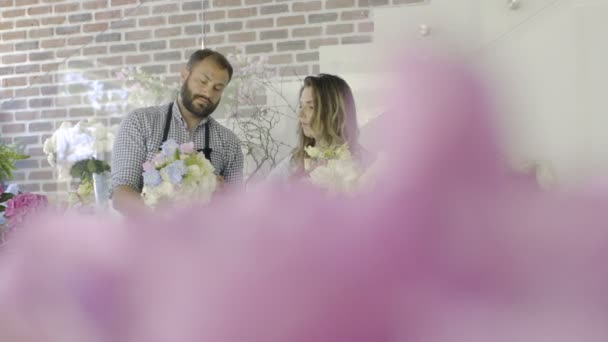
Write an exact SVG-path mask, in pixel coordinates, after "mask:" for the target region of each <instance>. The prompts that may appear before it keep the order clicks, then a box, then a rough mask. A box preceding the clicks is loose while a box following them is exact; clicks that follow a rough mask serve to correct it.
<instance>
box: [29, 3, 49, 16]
mask: <svg viewBox="0 0 608 342" xmlns="http://www.w3.org/2000/svg"><path fill="white" fill-rule="evenodd" d="M51 13H53V7H51V6H49V5H47V6H39V7H30V8H28V9H27V14H28V15H41V14H51Z"/></svg>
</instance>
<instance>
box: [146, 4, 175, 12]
mask: <svg viewBox="0 0 608 342" xmlns="http://www.w3.org/2000/svg"><path fill="white" fill-rule="evenodd" d="M178 11H179V7H178V6H177V4H175V3H173V4H167V5H158V6H154V8H153V9H152V13H153V14H167V13H175V12H178Z"/></svg>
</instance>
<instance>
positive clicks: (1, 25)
mask: <svg viewBox="0 0 608 342" xmlns="http://www.w3.org/2000/svg"><path fill="white" fill-rule="evenodd" d="M13 27H15V23H14V22H12V21H6V20H5V21H2V22H0V31H2V30H11V29H13Z"/></svg>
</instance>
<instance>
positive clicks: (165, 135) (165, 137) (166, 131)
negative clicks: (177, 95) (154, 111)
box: [158, 102, 173, 150]
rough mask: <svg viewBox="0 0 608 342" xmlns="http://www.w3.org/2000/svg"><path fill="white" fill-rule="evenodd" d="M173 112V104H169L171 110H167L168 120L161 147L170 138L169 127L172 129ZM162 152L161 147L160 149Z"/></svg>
mask: <svg viewBox="0 0 608 342" xmlns="http://www.w3.org/2000/svg"><path fill="white" fill-rule="evenodd" d="M172 112H173V102H171V103H170V104H169V109H168V110H167V119H166V120H165V130H164V131H163V138H162V139H161V141H160V145H161V146H162V145H163V144H164V143H165V142H166V141H167V137H168V136H169V127H171V114H172ZM158 149H159V150H160V147H159V148H158Z"/></svg>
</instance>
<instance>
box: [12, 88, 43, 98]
mask: <svg viewBox="0 0 608 342" xmlns="http://www.w3.org/2000/svg"><path fill="white" fill-rule="evenodd" d="M39 95H40V89H39V88H37V87H32V88H29V87H28V88H23V89H15V97H31V96H39Z"/></svg>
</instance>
